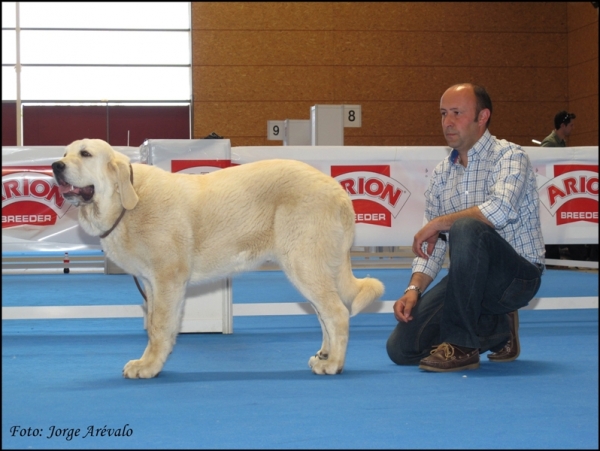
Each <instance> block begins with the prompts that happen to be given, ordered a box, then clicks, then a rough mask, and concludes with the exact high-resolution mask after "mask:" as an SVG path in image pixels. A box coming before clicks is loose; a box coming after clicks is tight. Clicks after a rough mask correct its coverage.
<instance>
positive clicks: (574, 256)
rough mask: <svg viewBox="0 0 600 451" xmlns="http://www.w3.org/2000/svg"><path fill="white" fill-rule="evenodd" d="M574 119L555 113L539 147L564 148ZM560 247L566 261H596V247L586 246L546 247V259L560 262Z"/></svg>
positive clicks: (569, 115) (572, 116) (562, 113)
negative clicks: (550, 128) (551, 128)
mask: <svg viewBox="0 0 600 451" xmlns="http://www.w3.org/2000/svg"><path fill="white" fill-rule="evenodd" d="M576 117H577V116H576V115H575V113H569V112H567V111H565V110H562V111H559V112H558V113H556V116H554V130H552V133H550V134H549V135H548V136H546V137H545V138H544V140H543V141H542V143H541V144H540V145H541V146H542V147H566V141H565V139H566V138H568V137H569V136H570V135H571V133H572V132H573V127H574V126H575V118H576ZM561 247H562V248H563V253H564V254H565V257H566V258H567V259H568V260H593V261H598V245H587V244H568V245H565V246H559V245H557V244H549V245H546V258H552V259H556V260H560V257H561V250H560V248H561Z"/></svg>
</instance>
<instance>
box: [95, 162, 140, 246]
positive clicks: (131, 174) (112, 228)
mask: <svg viewBox="0 0 600 451" xmlns="http://www.w3.org/2000/svg"><path fill="white" fill-rule="evenodd" d="M129 180H130V181H131V184H132V185H133V168H132V167H131V163H130V164H129ZM126 211H127V210H125V207H123V210H122V211H121V214H120V215H119V217H118V218H117V220H116V221H115V223H114V224H113V226H112V227H111V228H110V229H108V231H106V232H104V233H103V234H102V235H100V238H106V237H107V236H108V235H110V233H111V232H112V231H113V230H115V228H116V227H117V226H118V225H119V222H121V219H123V216H125V212H126Z"/></svg>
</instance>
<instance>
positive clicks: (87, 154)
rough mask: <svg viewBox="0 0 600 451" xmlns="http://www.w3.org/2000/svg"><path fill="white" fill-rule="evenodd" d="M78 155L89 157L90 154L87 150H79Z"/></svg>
mask: <svg viewBox="0 0 600 451" xmlns="http://www.w3.org/2000/svg"><path fill="white" fill-rule="evenodd" d="M79 155H81V156H82V157H91V156H92V154H91V153H89V152H88V151H87V150H82V151H81V152H79Z"/></svg>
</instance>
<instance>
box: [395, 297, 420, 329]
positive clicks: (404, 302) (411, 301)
mask: <svg viewBox="0 0 600 451" xmlns="http://www.w3.org/2000/svg"><path fill="white" fill-rule="evenodd" d="M418 299H419V293H417V292H416V291H415V290H410V291H408V292H407V293H406V294H404V296H402V297H401V298H400V299H398V300H397V301H396V303H395V304H394V316H395V317H396V320H397V321H402V322H405V323H408V322H409V321H410V320H412V319H413V317H412V316H411V315H410V312H411V310H412V309H413V307H414V306H415V304H416V303H417V300H418Z"/></svg>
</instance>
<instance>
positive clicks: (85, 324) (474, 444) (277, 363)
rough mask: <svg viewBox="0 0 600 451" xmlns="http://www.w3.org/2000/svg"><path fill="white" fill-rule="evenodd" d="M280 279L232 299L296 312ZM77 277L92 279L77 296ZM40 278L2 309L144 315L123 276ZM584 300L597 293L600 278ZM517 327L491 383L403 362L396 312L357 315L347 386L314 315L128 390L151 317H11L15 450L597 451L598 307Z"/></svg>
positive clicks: (6, 418) (238, 290) (180, 346)
mask: <svg viewBox="0 0 600 451" xmlns="http://www.w3.org/2000/svg"><path fill="white" fill-rule="evenodd" d="M385 271H390V272H389V273H380V272H379V270H377V271H369V272H370V273H371V275H373V276H375V277H380V278H381V279H382V280H383V281H384V283H386V285H388V282H389V283H390V284H392V285H393V283H395V282H394V280H395V279H401V280H399V282H397V283H398V287H397V289H396V287H395V286H392V290H393V291H392V292H394V295H391V294H390V295H389V296H386V299H393V298H394V297H395V296H396V294H397V292H398V291H397V290H400V289H401V288H402V287H403V286H405V285H406V279H405V278H404V277H403V276H399V274H400V273H394V272H392V270H385ZM557 272H561V271H557ZM357 273H359V272H358V271H357ZM564 273H565V274H570V273H571V271H564ZM386 274H387V275H386ZM402 274H403V273H402ZM269 275H270V276H269ZM279 275H280V274H279V273H276V272H260V273H258V272H257V273H249V274H248V275H247V276H245V277H246V279H244V278H243V277H244V275H242V276H238V278H236V279H234V284H233V291H234V300H237V301H241V300H246V302H258V301H257V296H258V297H267V298H268V299H264V298H263V299H261V300H262V301H267V300H272V299H276V300H275V302H282V299H284V298H285V299H288V300H291V301H293V302H297V301H299V300H300V299H301V298H298V299H290V296H292V295H291V294H288V293H285V294H284V293H283V291H285V290H287V288H286V287H285V284H284V285H280V284H282V282H281V280H280V279H279ZM357 275H360V274H357ZM72 276H76V277H83V278H88V277H89V278H88V279H86V281H85V283H84V284H81V285H80V286H79V288H77V290H79V291H76V292H75V293H74V292H73V290H74V289H75V285H76V284H75V282H77V281H78V280H79V279H76V278H71V279H65V277H72ZM21 277H33V278H30V279H22V278H21ZM36 277H41V276H3V278H2V279H3V287H2V291H3V299H2V305H3V306H7V305H19V304H18V303H17V302H16V301H15V296H21V298H20V299H22V302H24V304H22V305H64V304H63V303H64V302H69V303H70V302H72V301H71V299H73V298H77V300H78V301H79V302H76V304H77V305H81V304H82V302H81V300H82V299H89V298H95V297H98V299H100V298H101V297H102V298H103V299H104V302H99V301H98V302H97V303H106V302H105V301H106V298H107V297H108V298H110V299H113V300H114V301H115V302H114V303H127V302H125V301H119V300H118V299H120V298H123V294H122V292H123V291H125V292H129V293H130V294H131V293H132V294H133V295H135V301H134V302H131V303H139V294H137V290H136V289H135V286H134V285H133V284H132V283H131V281H130V278H128V277H126V276H102V275H97V276H83V275H81V276H80V275H75V274H72V275H68V276H66V275H55V276H43V277H45V278H47V279H46V280H44V284H41V283H39V279H35V278H36ZM386 277H389V279H390V280H389V281H388V280H386V279H385V278H386ZM556 277H557V278H560V277H561V276H560V275H556ZM565 277H567V276H565ZM19 278H21V279H19ZM126 279H127V280H126ZM392 279H394V280H392ZM549 279H550V278H548V277H546V278H545V280H544V284H546V285H548V284H550V285H552V283H554V282H551V281H550V280H549ZM66 280H69V282H68V284H69V290H66V289H65V281H66ZM81 280H83V279H81ZM107 280H110V283H107ZM244 280H245V281H244ZM582 280H583V279H582ZM586 280H587V285H590V282H589V280H588V279H586ZM32 282H35V283H32ZM53 283H54V284H55V288H52V289H50V286H52V284H53ZM48 284H50V285H48ZM121 284H122V285H121ZM544 284H543V285H542V289H543V288H544ZM565 284H566V283H565V281H564V280H563V281H562V282H560V281H558V282H556V284H555V288H553V289H554V290H555V291H556V290H559V289H561V287H562V286H563V285H565ZM42 286H43V287H44V288H43V289H42ZM387 288H388V293H390V291H389V290H390V285H388V287H387ZM579 288H581V290H582V293H587V292H590V293H595V294H579V295H580V296H582V295H585V296H590V295H596V296H597V293H598V287H597V275H595V283H594V284H593V286H585V287H582V286H580V287H579ZM261 290H262V293H261ZM16 292H18V294H17V293H16ZM98 293H102V294H98ZM133 295H132V296H129V297H133ZM541 295H542V294H540V293H538V296H541ZM553 295H554V296H562V295H561V294H553ZM298 296H299V295H298ZM124 297H128V296H124ZM42 301H43V303H41V304H33V302H42ZM237 301H236V302H237ZM520 318H521V328H520V335H521V344H522V353H521V356H520V357H519V359H518V360H516V361H515V362H511V363H506V364H497V363H496V364H494V363H491V362H488V360H487V358H485V356H482V363H481V367H480V369H479V370H475V371H467V372H457V373H447V374H437V373H426V372H422V371H420V370H418V368H416V367H398V366H396V365H394V364H393V363H391V361H390V360H389V359H388V357H387V354H386V352H385V342H386V340H387V337H388V336H389V334H390V332H391V330H392V328H393V327H394V325H395V323H396V321H395V320H394V318H393V316H392V315H391V314H364V315H358V316H357V317H355V318H352V321H351V332H350V342H349V346H348V355H347V360H346V368H345V370H344V372H343V374H341V375H339V376H329V377H319V376H315V375H313V374H312V373H311V372H310V370H309V368H308V365H307V362H308V358H309V356H310V355H312V354H314V352H315V351H316V350H317V349H318V347H319V346H320V339H321V336H320V334H321V332H320V327H319V325H318V321H317V320H316V318H315V317H314V316H313V315H303V316H271V317H235V318H234V334H232V335H222V334H185V335H181V336H180V337H179V339H178V343H177V345H176V346H175V349H174V351H173V353H172V354H171V356H170V358H169V360H168V361H167V364H166V366H165V368H164V370H163V372H162V373H161V374H160V375H159V377H157V378H155V379H151V380H126V379H123V378H122V377H121V369H122V367H123V365H124V364H125V363H126V362H127V361H128V360H129V359H132V358H138V357H139V356H140V355H141V352H142V351H143V349H144V347H145V345H146V334H145V331H144V330H143V325H142V319H94V320H12V321H8V320H5V321H3V322H2V323H3V329H2V365H3V366H2V447H3V448H4V449H8V448H20V449H23V448H34V449H36V448H51V449H81V448H85V449H88V448H89V449H100V448H114V449H124V448H126V449H135V448H144V449H148V448H162V449H181V448H205V449H210V448H212V449H215V448H219V449H232V448H235V449H242V448H243V449H282V448H288V449H316V448H331V449H341V448H354V449H399V448H409V449H410V448H412V449H415V448H418V449H434V448H444V449H467V448H468V449H475V448H478V449H481V448H486V449H506V448H518V449H524V448H527V449H542V448H543V449H550V448H552V449H598V311H597V309H593V310H592V309H589V310H588V309H584V310H553V311H539V310H533V311H532V310H529V311H522V312H521V315H520ZM57 431H58V434H57ZM109 433H110V435H109ZM69 434H71V435H69ZM75 434H77V435H75Z"/></svg>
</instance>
